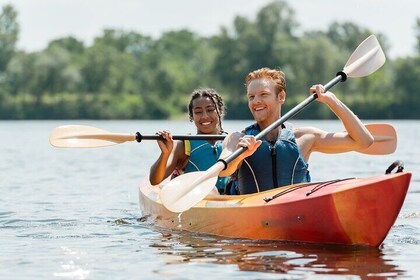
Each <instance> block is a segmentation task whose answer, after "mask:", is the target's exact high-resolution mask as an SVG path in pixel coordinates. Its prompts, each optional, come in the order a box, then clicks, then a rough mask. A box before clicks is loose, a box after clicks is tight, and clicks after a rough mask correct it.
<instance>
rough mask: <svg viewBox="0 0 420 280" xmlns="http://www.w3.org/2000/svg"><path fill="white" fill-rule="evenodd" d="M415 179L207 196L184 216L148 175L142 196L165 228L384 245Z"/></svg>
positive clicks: (146, 210)
mask: <svg viewBox="0 0 420 280" xmlns="http://www.w3.org/2000/svg"><path fill="white" fill-rule="evenodd" d="M410 179H411V173H409V172H401V173H396V174H390V175H382V176H376V177H369V178H361V179H345V180H335V181H331V182H319V183H310V184H298V185H291V186H287V187H283V188H279V189H275V190H270V191H265V192H261V193H256V194H250V195H238V196H223V195H222V196H207V197H206V198H205V199H204V200H202V201H201V202H199V203H198V204H197V205H195V206H194V207H193V208H191V209H189V210H188V211H185V212H184V213H182V214H178V213H173V212H170V211H169V210H167V209H166V208H165V207H164V206H163V205H162V203H161V202H160V200H159V190H160V189H159V186H151V185H150V184H149V182H148V180H147V179H145V180H144V181H143V182H142V183H141V185H140V190H139V197H140V208H141V211H142V214H143V215H151V216H152V217H153V218H154V219H155V224H156V225H157V226H160V227H165V228H171V229H177V230H186V231H191V232H198V233H205V234H212V235H218V236H224V237H229V238H247V239H257V240H280V241H294V242H310V243H328V244H350V245H367V246H379V245H380V244H381V243H382V241H383V240H384V239H385V237H386V236H387V234H388V232H389V230H390V229H391V227H392V225H393V224H394V222H395V220H396V219H397V217H398V214H399V212H400V209H401V207H402V205H403V202H404V199H405V196H406V194H407V191H408V187H409V184H410ZM270 197H271V198H272V199H271V200H269V201H266V200H264V198H270Z"/></svg>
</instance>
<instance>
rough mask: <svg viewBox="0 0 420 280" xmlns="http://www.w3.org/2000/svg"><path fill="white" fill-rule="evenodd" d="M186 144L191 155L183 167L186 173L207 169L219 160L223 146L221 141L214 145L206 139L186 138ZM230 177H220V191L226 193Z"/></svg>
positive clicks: (218, 181) (218, 185) (218, 186)
mask: <svg viewBox="0 0 420 280" xmlns="http://www.w3.org/2000/svg"><path fill="white" fill-rule="evenodd" d="M184 146H185V154H186V155H187V156H189V158H188V163H187V165H186V166H185V168H184V169H183V171H184V172H185V173H188V172H194V171H206V170H207V169H209V168H210V167H212V166H213V165H214V164H215V163H216V162H217V160H218V159H219V156H220V154H221V153H222V148H223V144H222V142H221V141H217V142H216V144H215V145H214V146H212V145H211V144H210V143H209V142H207V141H206V140H185V141H184ZM228 179H229V177H218V179H217V183H216V187H217V189H218V191H219V193H224V191H225V185H226V182H227V180H228Z"/></svg>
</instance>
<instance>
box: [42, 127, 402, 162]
mask: <svg viewBox="0 0 420 280" xmlns="http://www.w3.org/2000/svg"><path fill="white" fill-rule="evenodd" d="M366 128H367V129H368V130H369V131H370V133H371V134H372V136H373V137H374V142H373V144H372V145H371V146H370V147H369V148H367V149H363V150H360V151H358V152H361V153H363V154H369V155H386V154H390V153H393V152H394V151H395V148H396V145H397V134H396V132H395V129H394V127H392V126H391V125H389V124H367V125H366ZM225 137H226V135H214V134H198V135H173V136H172V138H173V139H174V140H223V139H224V138H225ZM158 139H161V137H160V136H159V135H142V134H141V133H140V132H136V133H135V134H122V133H111V132H108V131H106V130H103V129H99V128H96V127H92V126H87V125H65V126H59V127H57V128H54V129H53V131H52V132H51V134H50V143H51V145H53V146H54V147H57V148H96V147H106V146H112V145H116V144H121V143H125V142H128V141H137V142H141V141H142V140H158Z"/></svg>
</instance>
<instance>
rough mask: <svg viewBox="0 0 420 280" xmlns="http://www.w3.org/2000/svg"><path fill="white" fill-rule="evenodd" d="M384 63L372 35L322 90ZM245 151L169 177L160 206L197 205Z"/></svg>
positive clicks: (182, 208) (185, 207)
mask: <svg viewBox="0 0 420 280" xmlns="http://www.w3.org/2000/svg"><path fill="white" fill-rule="evenodd" d="M384 63H385V55H384V53H383V51H382V49H381V46H380V45H379V42H378V40H377V39H376V37H375V36H373V35H371V36H369V37H368V38H367V39H365V40H364V41H363V42H362V43H361V44H360V45H359V46H358V47H357V49H356V50H355V51H354V52H353V54H352V55H351V56H350V58H349V60H348V61H347V63H346V65H345V66H344V68H343V70H342V71H340V72H338V73H337V76H336V77H335V78H334V79H332V80H331V81H330V82H328V83H327V84H326V85H324V89H325V91H327V90H329V89H330V88H332V87H333V86H334V85H336V84H337V83H339V82H344V81H345V80H346V79H347V77H351V78H356V77H364V76H367V75H370V74H371V73H373V72H375V71H376V70H377V69H379V68H380V67H381V66H382V65H383V64H384ZM317 97H318V96H317V95H316V94H314V95H311V96H309V97H308V98H306V99H305V100H304V101H303V102H301V103H300V104H298V105H297V106H296V107H294V108H293V109H291V110H290V111H289V112H287V113H286V114H285V115H284V116H282V117H281V118H280V119H278V120H277V121H275V122H274V123H272V124H271V125H270V126H268V127H267V128H265V129H264V130H263V131H261V132H260V133H258V135H256V137H255V138H256V139H257V140H258V139H261V138H263V137H264V136H265V135H267V134H268V133H269V132H270V131H271V130H273V129H275V128H277V127H278V126H280V125H281V124H283V123H284V122H285V121H286V120H288V119H290V118H291V117H293V116H294V115H296V114H297V113H298V112H300V111H301V110H302V109H304V108H305V107H306V106H308V105H309V104H310V103H312V102H313V101H314V100H315V99H316V98H317ZM245 150H246V148H244V147H241V148H238V149H237V150H236V151H234V152H233V153H232V154H231V155H229V156H228V157H227V158H225V159H223V160H219V161H218V162H217V163H215V164H214V165H213V166H212V167H210V168H209V169H208V170H207V171H199V172H190V173H186V174H184V175H181V176H178V177H176V178H175V179H173V180H171V181H170V182H169V183H168V184H166V185H164V186H163V188H162V190H161V192H160V199H161V201H162V203H163V205H164V206H165V207H166V208H167V209H168V210H170V211H172V212H183V211H185V210H188V209H189V208H191V207H192V206H194V205H195V204H197V203H198V202H199V201H201V200H202V199H203V198H204V197H205V196H206V195H207V194H208V193H209V192H210V191H211V190H212V189H213V188H214V186H215V183H216V181H217V177H218V174H219V172H220V171H222V170H223V169H224V168H225V167H226V166H227V164H228V163H230V162H231V161H233V160H234V159H235V158H237V157H238V156H239V155H240V154H242V153H243V152H244V151H245Z"/></svg>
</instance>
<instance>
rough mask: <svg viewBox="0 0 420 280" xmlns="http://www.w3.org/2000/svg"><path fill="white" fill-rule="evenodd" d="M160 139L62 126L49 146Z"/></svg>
mask: <svg viewBox="0 0 420 280" xmlns="http://www.w3.org/2000/svg"><path fill="white" fill-rule="evenodd" d="M225 137H226V135H217V134H197V135H172V138H173V139H174V140H223V139H225ZM158 139H162V137H161V136H159V135H142V134H141V133H140V132H136V133H135V134H127V133H125V134H123V133H111V132H108V131H106V130H103V129H100V128H96V127H93V126H87V125H64V126H59V127H56V128H54V129H53V130H52V132H51V134H50V144H51V145H53V146H54V147H57V148H96V147H106V146H112V145H116V144H121V143H125V142H128V141H137V142H141V141H143V140H158Z"/></svg>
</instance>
